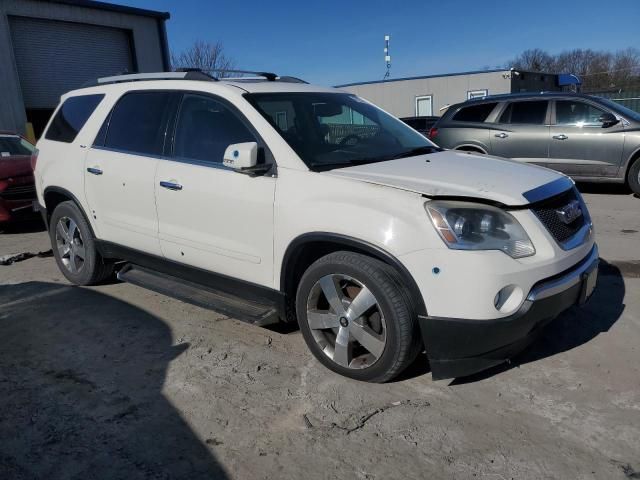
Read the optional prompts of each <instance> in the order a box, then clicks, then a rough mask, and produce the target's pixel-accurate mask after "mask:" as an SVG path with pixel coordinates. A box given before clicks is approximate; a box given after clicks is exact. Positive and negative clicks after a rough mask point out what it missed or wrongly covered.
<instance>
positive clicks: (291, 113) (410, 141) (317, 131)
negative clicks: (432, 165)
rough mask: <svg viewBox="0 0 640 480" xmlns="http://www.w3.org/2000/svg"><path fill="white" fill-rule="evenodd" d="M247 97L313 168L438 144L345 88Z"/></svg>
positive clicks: (387, 156) (432, 149)
mask: <svg viewBox="0 0 640 480" xmlns="http://www.w3.org/2000/svg"><path fill="white" fill-rule="evenodd" d="M246 98H247V100H249V102H250V103H251V104H252V105H253V106H254V107H255V108H256V109H257V110H258V111H259V112H260V113H261V114H262V116H264V117H265V118H266V119H267V120H268V121H269V122H270V123H271V125H273V127H274V128H275V129H276V130H277V131H278V132H279V133H280V135H281V136H282V138H284V139H285V141H286V142H287V143H288V144H289V145H290V146H291V148H293V150H295V152H296V153H297V154H298V156H299V157H300V158H301V159H302V161H304V163H305V164H306V165H307V166H308V167H309V168H310V169H312V170H316V171H322V170H330V169H333V168H342V167H349V166H353V165H362V164H364V163H375V162H382V161H385V160H391V159H395V158H403V157H409V156H413V155H420V154H427V153H432V152H435V151H439V150H440V149H439V148H438V147H437V146H435V145H434V144H433V143H431V142H430V141H429V140H428V139H427V138H426V137H424V136H422V135H421V134H419V133H418V132H416V131H415V130H413V129H412V128H410V127H408V126H407V125H405V124H404V123H403V122H401V121H400V120H398V119H396V118H395V117H392V116H391V115H389V114H387V113H385V112H383V111H382V110H380V109H379V108H377V107H375V106H374V105H372V104H370V103H369V102H367V101H366V100H363V99H361V98H359V97H357V96H355V95H350V94H346V93H254V94H247V95H246Z"/></svg>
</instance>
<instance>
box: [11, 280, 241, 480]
mask: <svg viewBox="0 0 640 480" xmlns="http://www.w3.org/2000/svg"><path fill="white" fill-rule="evenodd" d="M0 338H2V340H3V346H2V348H1V349H0V478H47V479H69V478H96V479H123V478H126V479H137V478H145V479H146V478H158V479H165V478H188V479H196V478H203V479H204V478H207V479H226V478H228V476H227V474H226V473H225V471H224V469H223V468H222V466H221V465H220V464H219V463H218V462H217V461H216V459H215V457H214V456H213V455H212V453H211V452H210V451H209V448H208V447H207V446H206V445H205V444H203V443H202V442H201V440H200V439H199V438H198V437H197V436H196V434H195V433H194V432H193V431H192V430H191V428H190V427H189V425H188V424H187V423H186V422H185V420H184V419H183V418H182V417H181V415H180V412H179V411H178V410H176V409H175V408H174V407H173V406H172V404H171V403H170V402H169V400H168V399H167V398H165V397H164V395H163V394H162V388H163V384H164V381H165V377H166V372H167V368H168V366H169V364H170V362H171V361H172V360H173V359H175V358H176V357H177V356H179V355H180V354H181V353H182V352H183V351H184V350H186V349H187V348H188V347H189V345H188V344H181V345H175V346H172V337H171V331H170V328H169V327H168V326H167V325H166V324H165V323H164V322H163V321H161V320H160V319H159V318H157V317H155V316H153V315H151V314H149V313H147V312H145V311H144V310H141V309H139V308H137V307H135V306H132V305H130V304H128V303H126V302H123V301H120V300H117V299H115V298H112V297H109V296H107V295H104V294H102V293H99V292H96V291H93V290H88V289H83V288H78V287H72V286H66V285H57V284H52V283H44V282H27V283H22V284H17V285H4V286H0Z"/></svg>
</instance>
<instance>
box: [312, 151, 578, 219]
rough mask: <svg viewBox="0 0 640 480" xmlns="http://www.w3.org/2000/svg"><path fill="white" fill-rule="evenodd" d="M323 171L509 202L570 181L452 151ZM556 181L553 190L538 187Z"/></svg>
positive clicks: (530, 199) (406, 187)
mask: <svg viewBox="0 0 640 480" xmlns="http://www.w3.org/2000/svg"><path fill="white" fill-rule="evenodd" d="M323 175H332V176H337V177H343V178H351V179H354V180H360V181H363V182H369V183H374V184H377V185H385V186H388V187H394V188H400V189H403V190H407V191H410V192H416V193H421V194H424V195H426V196H429V197H443V196H444V197H468V198H479V199H484V200H490V201H493V202H498V203H501V204H503V205H509V206H519V205H526V204H528V203H531V202H534V201H537V200H542V199H543V198H545V197H549V196H551V195H553V194H555V193H560V191H564V190H566V189H567V188H569V187H570V186H571V184H572V183H571V181H570V180H569V179H568V178H567V177H565V176H564V175H561V174H559V173H557V172H554V171H553V170H549V169H548V168H543V167H538V166H535V165H527V164H523V163H520V162H516V161H514V160H507V159H504V158H500V157H492V156H488V155H480V154H474V153H466V152H455V151H451V150H447V151H443V152H438V153H432V154H429V155H419V156H416V157H410V158H402V159H398V160H390V161H387V162H379V163H370V164H367V165H358V166H354V167H347V168H340V169H335V170H330V171H328V172H324V173H323ZM558 180H560V181H559V182H558ZM563 180H564V181H563ZM552 182H555V184H554V186H555V188H540V187H543V186H547V184H549V183H552ZM558 188H560V190H559V191H558ZM540 194H542V196H540Z"/></svg>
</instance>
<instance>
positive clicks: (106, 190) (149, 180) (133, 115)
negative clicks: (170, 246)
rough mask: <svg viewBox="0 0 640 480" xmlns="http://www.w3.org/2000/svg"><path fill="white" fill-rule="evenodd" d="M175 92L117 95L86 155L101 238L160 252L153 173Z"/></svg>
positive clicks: (88, 187) (88, 189)
mask: <svg viewBox="0 0 640 480" xmlns="http://www.w3.org/2000/svg"><path fill="white" fill-rule="evenodd" d="M176 104H177V94H175V93H171V92H162V91H144V92H130V93H127V94H125V95H124V96H123V97H122V98H120V99H119V100H118V102H117V103H116V105H115V106H114V108H113V110H112V112H111V114H110V116H109V117H108V118H107V119H106V120H105V123H104V125H103V127H102V129H101V130H100V133H99V134H98V137H97V138H96V142H95V144H94V145H93V146H92V148H91V149H89V152H88V153H87V156H86V160H85V194H86V197H87V201H88V203H89V206H90V208H91V213H90V214H91V215H92V216H93V217H94V219H95V223H96V225H97V227H98V231H99V235H100V238H101V239H102V240H107V241H110V242H114V243H117V244H120V245H123V246H126V247H129V248H133V249H136V250H140V251H142V252H145V253H150V254H154V255H161V249H160V243H159V241H158V216H157V212H156V200H155V174H156V169H157V167H158V162H159V159H160V158H161V157H162V155H163V151H164V138H165V133H166V130H167V124H168V121H169V118H170V117H171V115H172V110H173V109H174V108H175V105H176Z"/></svg>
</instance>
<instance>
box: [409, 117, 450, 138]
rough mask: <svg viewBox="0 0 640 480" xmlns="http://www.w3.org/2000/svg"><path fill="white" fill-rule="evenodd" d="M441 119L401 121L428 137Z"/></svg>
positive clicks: (418, 118)
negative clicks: (434, 125)
mask: <svg viewBox="0 0 640 480" xmlns="http://www.w3.org/2000/svg"><path fill="white" fill-rule="evenodd" d="M439 119H440V117H403V118H401V119H400V120H402V121H403V122H404V123H406V124H407V125H409V126H410V127H411V128H413V129H414V130H416V131H418V132H420V133H421V134H422V135H424V136H425V137H426V136H427V135H428V134H429V130H431V127H433V124H434V123H436V122H437V121H438V120H439Z"/></svg>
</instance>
